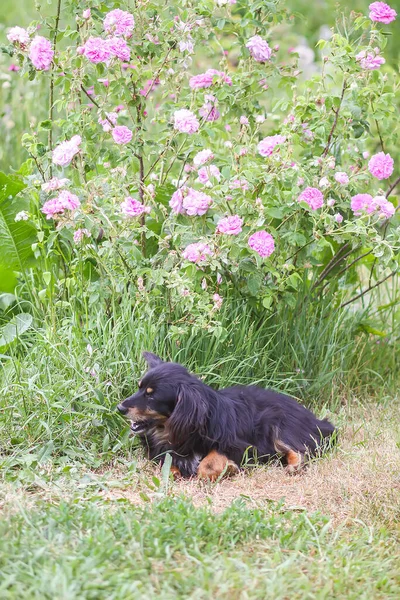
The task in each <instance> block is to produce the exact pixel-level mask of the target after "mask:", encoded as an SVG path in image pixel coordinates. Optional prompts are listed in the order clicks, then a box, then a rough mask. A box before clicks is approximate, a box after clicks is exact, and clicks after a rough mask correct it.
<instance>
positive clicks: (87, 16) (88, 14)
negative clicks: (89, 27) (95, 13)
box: [82, 8, 92, 19]
mask: <svg viewBox="0 0 400 600" xmlns="http://www.w3.org/2000/svg"><path fill="white" fill-rule="evenodd" d="M91 14H92V13H91V12H90V8H87V9H86V10H84V11H83V13H82V18H83V19H90V17H91Z"/></svg>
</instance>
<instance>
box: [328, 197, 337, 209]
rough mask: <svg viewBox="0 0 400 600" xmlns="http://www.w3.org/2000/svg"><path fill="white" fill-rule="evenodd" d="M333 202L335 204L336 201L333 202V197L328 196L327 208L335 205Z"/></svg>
mask: <svg viewBox="0 0 400 600" xmlns="http://www.w3.org/2000/svg"><path fill="white" fill-rule="evenodd" d="M335 204H336V202H335V200H334V199H333V198H329V199H328V200H327V201H326V205H327V206H329V208H332V206H335Z"/></svg>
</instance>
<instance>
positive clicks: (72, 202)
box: [57, 190, 81, 210]
mask: <svg viewBox="0 0 400 600" xmlns="http://www.w3.org/2000/svg"><path fill="white" fill-rule="evenodd" d="M57 200H58V201H59V202H61V204H62V206H63V208H64V209H65V210H76V209H77V208H79V206H80V205H81V203H80V200H79V198H78V196H75V194H72V193H71V192H69V191H68V190H63V191H62V192H60V193H59V195H58V197H57Z"/></svg>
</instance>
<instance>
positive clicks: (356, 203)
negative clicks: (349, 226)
mask: <svg viewBox="0 0 400 600" xmlns="http://www.w3.org/2000/svg"><path fill="white" fill-rule="evenodd" d="M350 206H351V210H352V211H353V212H354V214H355V215H357V216H361V215H362V214H363V213H364V214H365V213H366V214H368V215H372V214H376V215H378V216H379V217H380V218H383V219H389V218H390V217H392V216H393V215H394V213H395V212H396V209H395V207H394V206H393V204H392V203H391V202H389V200H387V198H386V197H385V196H375V198H373V197H372V196H371V194H356V196H353V197H352V199H351V203H350Z"/></svg>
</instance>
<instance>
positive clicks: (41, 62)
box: [29, 35, 54, 71]
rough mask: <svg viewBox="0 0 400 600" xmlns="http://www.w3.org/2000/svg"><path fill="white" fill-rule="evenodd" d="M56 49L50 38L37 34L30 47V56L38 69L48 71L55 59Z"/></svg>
mask: <svg viewBox="0 0 400 600" xmlns="http://www.w3.org/2000/svg"><path fill="white" fill-rule="evenodd" d="M53 56H54V51H53V47H52V45H51V42H50V40H46V38H44V37H42V36H41V35H36V36H35V37H34V38H33V40H32V42H31V45H30V48H29V58H30V59H31V61H32V64H33V66H34V67H35V68H36V69H37V70H38V71H48V70H49V69H50V66H51V63H52V61H53Z"/></svg>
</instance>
